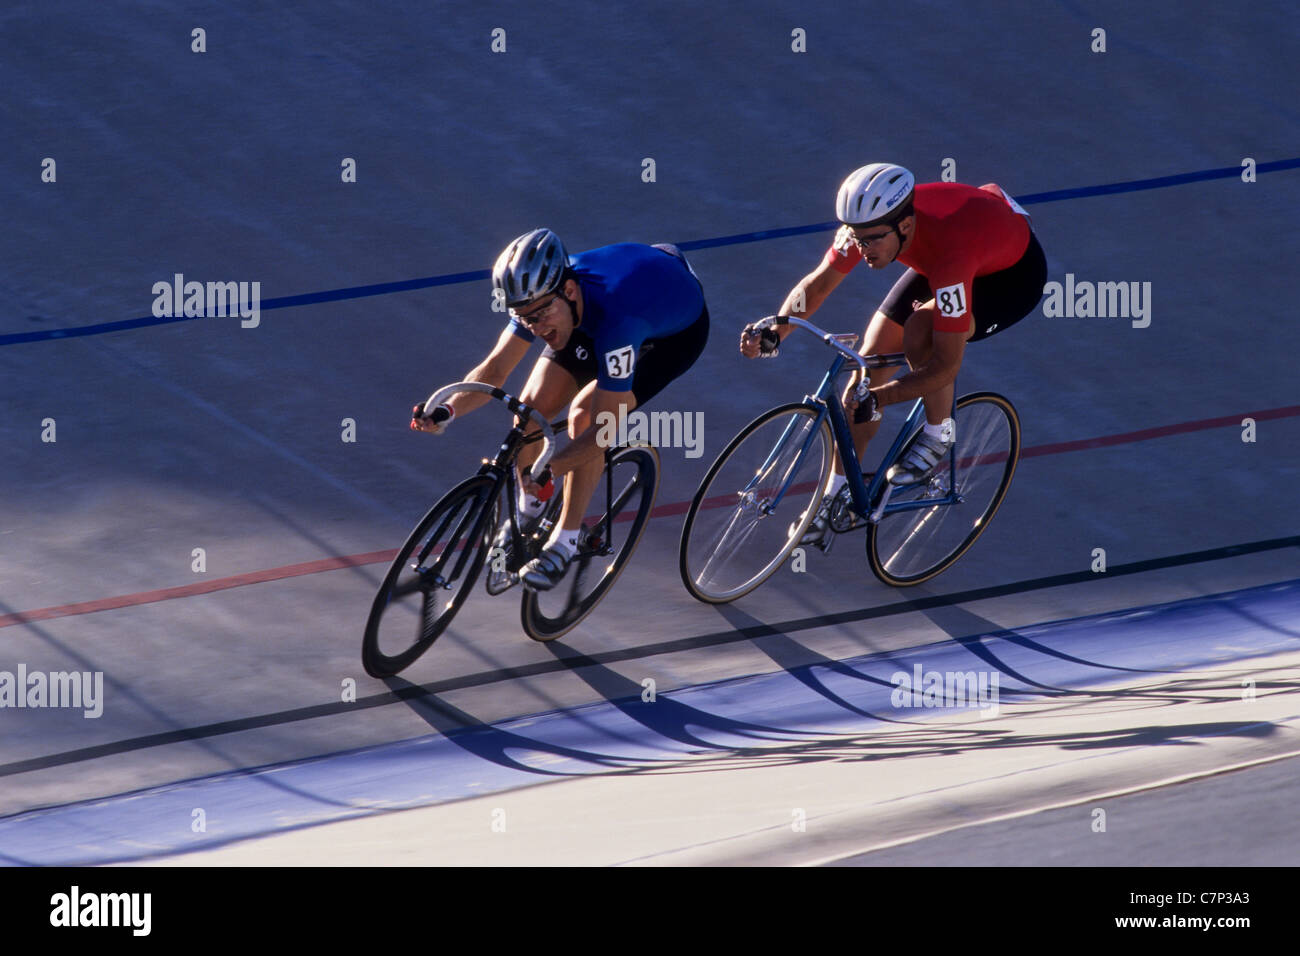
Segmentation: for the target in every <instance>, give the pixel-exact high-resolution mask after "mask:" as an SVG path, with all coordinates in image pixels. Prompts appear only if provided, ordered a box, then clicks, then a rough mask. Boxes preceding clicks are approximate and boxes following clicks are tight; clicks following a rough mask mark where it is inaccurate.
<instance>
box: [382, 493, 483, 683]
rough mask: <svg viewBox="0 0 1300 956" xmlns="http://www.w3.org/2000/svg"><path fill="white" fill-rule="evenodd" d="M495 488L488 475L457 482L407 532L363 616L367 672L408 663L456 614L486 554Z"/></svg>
mask: <svg viewBox="0 0 1300 956" xmlns="http://www.w3.org/2000/svg"><path fill="white" fill-rule="evenodd" d="M497 489H498V481H497V479H496V478H494V477H491V476H489V475H478V476H475V477H474V478H470V479H468V480H466V481H464V482H462V483H461V484H459V485H457V486H456V487H455V488H453V489H452V490H451V491H449V492H448V493H447V494H446V495H444V496H443V497H442V499H441V500H439V502H438V503H437V504H435V505H434V506H433V508H432V509H431V510H430V511H429V513H428V514H427V515H425V516H424V519H423V520H422V521H421V522H420V523H419V524H418V525H416V527H415V530H414V531H412V532H411V535H410V537H408V538H407V539H406V543H405V544H404V545H402V548H401V550H400V551H398V553H397V557H396V558H395V559H393V563H392V564H391V565H390V566H389V568H388V573H387V575H385V577H384V583H383V584H382V585H380V588H379V593H378V594H376V595H375V601H374V604H373V605H372V606H371V608H370V618H369V619H368V620H367V621H366V633H365V638H364V639H363V640H362V643H361V662H362V664H363V665H364V666H365V669H366V673H367V674H369V675H370V676H371V677H391V676H392V675H394V674H396V673H398V672H399V671H401V670H403V669H404V668H406V667H409V666H410V665H411V664H412V663H413V662H414V661H415V660H416V658H418V657H419V656H420V655H421V654H423V653H424V652H425V651H427V650H428V649H429V647H430V646H431V645H432V644H433V642H434V641H436V640H437V639H438V637H439V636H440V635H441V634H442V632H443V631H444V630H446V628H447V625H449V624H450V623H451V619H452V618H453V617H455V616H456V612H457V611H459V610H460V607H461V604H462V603H463V602H464V599H465V597H466V596H467V595H468V594H469V591H470V588H472V587H473V586H474V582H475V581H476V580H477V579H478V575H479V572H480V571H481V570H482V569H483V561H484V559H485V558H486V557H487V551H488V547H489V545H490V544H491V537H492V530H493V521H492V515H493V513H494V510H495V508H494V504H495V500H496V496H497ZM445 592H450V597H446V596H445Z"/></svg>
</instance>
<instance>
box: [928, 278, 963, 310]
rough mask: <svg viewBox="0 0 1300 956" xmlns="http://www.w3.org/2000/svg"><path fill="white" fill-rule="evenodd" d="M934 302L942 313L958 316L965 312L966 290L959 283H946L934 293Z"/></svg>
mask: <svg viewBox="0 0 1300 956" xmlns="http://www.w3.org/2000/svg"><path fill="white" fill-rule="evenodd" d="M934 304H935V305H937V306H938V307H939V311H940V312H942V313H943V314H944V315H951V316H954V317H956V316H960V315H965V314H966V292H965V290H964V289H963V288H962V285H961V283H960V282H959V283H957V284H956V285H946V286H944V287H943V288H942V289H940V290H939V291H937V292H936V293H935V294H934Z"/></svg>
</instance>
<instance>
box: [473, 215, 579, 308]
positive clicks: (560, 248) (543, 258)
mask: <svg viewBox="0 0 1300 956" xmlns="http://www.w3.org/2000/svg"><path fill="white" fill-rule="evenodd" d="M568 267H569V257H568V254H567V253H565V251H564V244H563V243H562V242H560V237H559V236H557V235H556V234H555V233H553V232H551V230H549V229H534V230H533V231H532V232H529V233H525V234H524V235H522V236H520V237H519V238H518V239H516V240H514V242H512V243H510V245H508V246H506V248H505V251H504V252H502V253H501V255H499V256H497V261H496V265H494V266H493V267H492V285H493V287H494V288H497V289H500V290H501V291H502V292H504V293H505V297H506V305H507V306H509V307H511V308H514V307H515V306H518V305H527V304H528V303H529V302H532V301H533V300H534V299H539V298H541V297H542V296H544V295H546V294H547V293H548V292H554V291H555V290H556V289H557V288H559V286H560V283H561V282H562V281H563V280H564V272H565V270H566V269H567V268H568Z"/></svg>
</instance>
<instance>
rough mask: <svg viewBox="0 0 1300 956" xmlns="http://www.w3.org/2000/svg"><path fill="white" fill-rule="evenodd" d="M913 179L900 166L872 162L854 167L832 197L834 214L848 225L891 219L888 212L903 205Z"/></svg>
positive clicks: (905, 204)
mask: <svg viewBox="0 0 1300 956" xmlns="http://www.w3.org/2000/svg"><path fill="white" fill-rule="evenodd" d="M915 187H916V178H915V177H914V176H913V175H912V174H911V173H909V172H908V171H907V170H906V169H904V168H903V167H902V166H894V165H891V164H890V163H872V164H871V165H870V166H863V167H861V168H859V169H855V170H854V171H853V172H851V173H850V174H849V178H848V179H846V180H844V182H843V184H842V185H841V186H840V192H839V195H838V196H836V197H835V215H836V216H837V217H838V218H839V220H840V222H842V223H844V224H845V225H849V226H865V225H867V224H869V223H873V222H882V221H884V222H893V221H894V220H892V219H891V218H890V213H892V212H896V211H899V210H901V209H903V208H905V207H906V206H907V204H908V203H909V202H910V201H911V199H912V190H913V189H914V188H915Z"/></svg>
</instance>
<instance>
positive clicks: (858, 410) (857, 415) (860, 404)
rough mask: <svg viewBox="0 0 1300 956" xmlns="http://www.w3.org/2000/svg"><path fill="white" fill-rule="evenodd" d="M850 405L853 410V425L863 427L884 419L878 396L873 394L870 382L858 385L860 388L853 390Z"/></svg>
mask: <svg viewBox="0 0 1300 956" xmlns="http://www.w3.org/2000/svg"><path fill="white" fill-rule="evenodd" d="M849 405H850V406H852V408H853V423H854V424H855V425H861V424H862V423H863V422H878V421H880V419H881V417H882V416H881V414H880V403H879V402H877V401H876V396H875V395H873V394H872V392H871V383H870V382H867V381H863V382H859V383H858V387H857V388H855V389H854V390H853V394H852V395H851V396H850V398H849Z"/></svg>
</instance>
